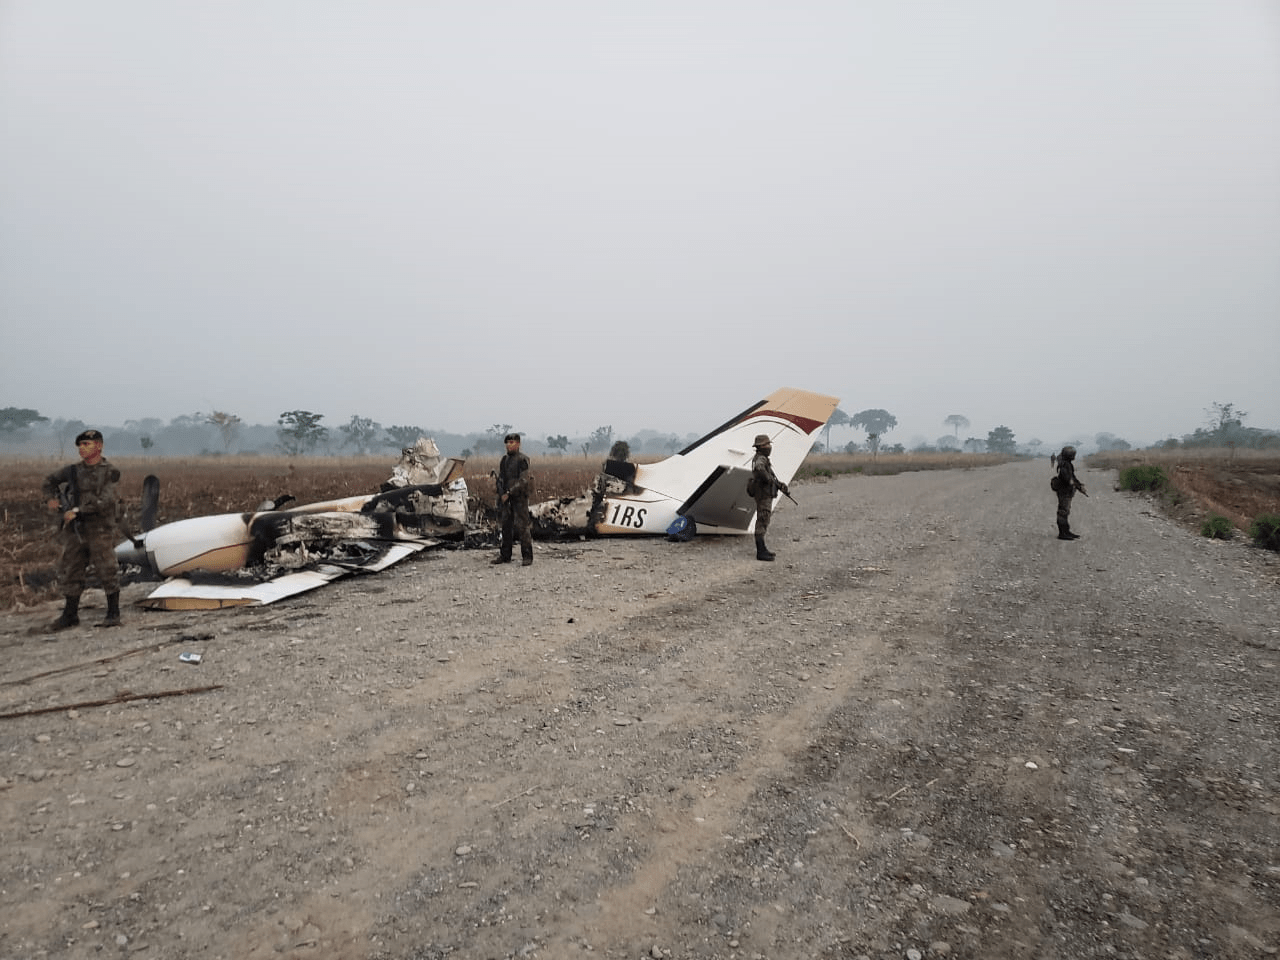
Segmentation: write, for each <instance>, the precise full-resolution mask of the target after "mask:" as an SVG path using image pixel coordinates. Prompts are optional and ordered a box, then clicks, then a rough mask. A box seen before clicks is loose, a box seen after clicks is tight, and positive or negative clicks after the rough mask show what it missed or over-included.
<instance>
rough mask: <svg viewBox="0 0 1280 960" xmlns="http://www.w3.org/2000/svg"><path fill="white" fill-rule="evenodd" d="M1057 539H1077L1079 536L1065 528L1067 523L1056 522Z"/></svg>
mask: <svg viewBox="0 0 1280 960" xmlns="http://www.w3.org/2000/svg"><path fill="white" fill-rule="evenodd" d="M1058 539H1059V540H1078V539H1079V538H1078V537H1077V536H1076V535H1075V534H1074V533H1072V532H1071V531H1070V530H1068V529H1067V525H1066V524H1065V523H1060V524H1058Z"/></svg>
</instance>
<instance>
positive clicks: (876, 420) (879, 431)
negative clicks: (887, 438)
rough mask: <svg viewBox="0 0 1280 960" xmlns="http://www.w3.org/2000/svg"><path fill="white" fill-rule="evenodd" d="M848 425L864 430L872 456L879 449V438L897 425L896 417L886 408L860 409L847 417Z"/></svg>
mask: <svg viewBox="0 0 1280 960" xmlns="http://www.w3.org/2000/svg"><path fill="white" fill-rule="evenodd" d="M849 425H850V426H853V427H857V428H858V429H860V430H864V431H866V434H867V446H869V447H870V448H871V455H872V456H873V457H874V456H875V455H876V453H877V452H878V451H879V450H880V438H881V437H882V436H884V435H885V434H886V433H888V432H889V431H890V430H892V429H893V428H894V427H896V426H897V425H898V418H897V417H895V416H894V415H893V414H891V413H890V412H889V411H888V410H880V409H875V410H860V411H858V412H857V413H855V414H854V415H853V416H852V417H850V418H849Z"/></svg>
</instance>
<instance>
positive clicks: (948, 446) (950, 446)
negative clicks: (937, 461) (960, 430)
mask: <svg viewBox="0 0 1280 960" xmlns="http://www.w3.org/2000/svg"><path fill="white" fill-rule="evenodd" d="M937 447H938V449H939V450H959V449H960V441H959V440H957V439H956V438H955V437H952V436H948V435H946V434H943V435H942V436H940V437H939V438H938V442H937Z"/></svg>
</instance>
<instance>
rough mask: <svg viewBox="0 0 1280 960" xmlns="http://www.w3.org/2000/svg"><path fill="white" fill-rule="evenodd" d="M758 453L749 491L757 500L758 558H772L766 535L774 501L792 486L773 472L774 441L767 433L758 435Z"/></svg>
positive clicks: (752, 459)
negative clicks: (772, 453) (779, 492)
mask: <svg viewBox="0 0 1280 960" xmlns="http://www.w3.org/2000/svg"><path fill="white" fill-rule="evenodd" d="M752 446H754V447H755V450H756V455H755V456H754V457H752V458H751V487H750V490H749V491H748V492H750V493H751V494H752V496H754V497H755V501H756V559H757V560H772V559H773V558H774V554H773V552H772V551H771V550H770V549H769V548H768V547H767V546H766V545H765V542H764V535H765V533H767V532H768V530H769V520H770V518H771V517H772V516H773V501H774V500H775V499H777V496H778V491H779V490H781V491H782V492H783V493H790V492H791V490H790V488H788V487H787V485H786V484H785V483H783V482H782V481H781V480H779V479H778V478H777V477H776V476H775V475H774V473H773V464H772V463H770V462H769V454H770V452H772V450H773V441H772V440H771V439H769V435H768V434H767V433H761V434H758V435H757V436H756V439H755V442H754V443H753V444H752Z"/></svg>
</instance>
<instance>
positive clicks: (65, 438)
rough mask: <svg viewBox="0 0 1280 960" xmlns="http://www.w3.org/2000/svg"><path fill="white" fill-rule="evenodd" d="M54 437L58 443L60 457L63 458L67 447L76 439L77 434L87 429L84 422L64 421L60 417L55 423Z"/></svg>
mask: <svg viewBox="0 0 1280 960" xmlns="http://www.w3.org/2000/svg"><path fill="white" fill-rule="evenodd" d="M52 426H53V435H54V437H55V438H56V439H57V441H58V456H62V455H63V452H64V451H65V450H66V448H67V445H68V444H70V443H71V441H72V440H74V439H75V436H76V434H78V433H79V432H80V431H81V430H83V429H85V422H84V421H83V420H63V419H62V418H61V417H59V418H58V419H57V420H54V421H53V424H52Z"/></svg>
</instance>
